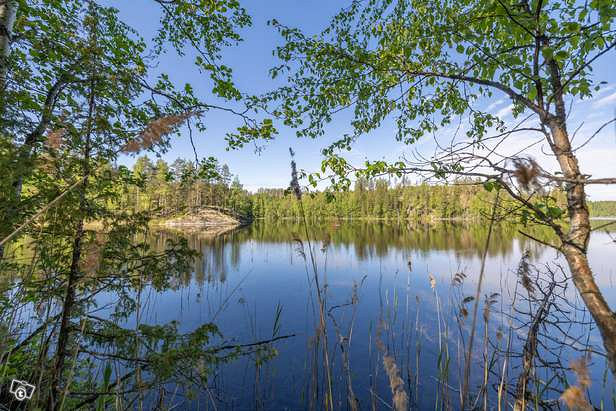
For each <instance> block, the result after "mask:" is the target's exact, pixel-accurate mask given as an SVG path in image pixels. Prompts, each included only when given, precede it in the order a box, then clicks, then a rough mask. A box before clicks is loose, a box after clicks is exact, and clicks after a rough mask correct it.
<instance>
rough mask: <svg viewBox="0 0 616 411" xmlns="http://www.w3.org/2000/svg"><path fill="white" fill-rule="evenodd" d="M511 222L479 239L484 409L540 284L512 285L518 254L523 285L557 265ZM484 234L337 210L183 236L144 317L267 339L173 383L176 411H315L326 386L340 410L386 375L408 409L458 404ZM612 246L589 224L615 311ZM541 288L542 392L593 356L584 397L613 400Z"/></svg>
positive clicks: (478, 370)
mask: <svg viewBox="0 0 616 411" xmlns="http://www.w3.org/2000/svg"><path fill="white" fill-rule="evenodd" d="M518 230H519V227H514V226H509V225H502V226H496V227H495V229H494V233H493V237H492V240H491V241H490V244H489V245H488V249H487V257H486V266H485V275H484V281H483V288H482V291H481V299H480V301H481V304H480V305H479V307H478V315H477V327H476V330H477V332H476V335H475V336H474V354H473V361H472V365H471V371H470V388H471V392H473V396H472V398H473V401H477V404H478V405H479V406H480V407H481V406H482V402H483V401H486V402H487V404H488V407H487V408H488V409H496V406H497V402H498V399H497V398H498V390H499V385H500V387H501V389H502V393H501V401H502V404H503V407H504V408H509V407H510V405H507V406H506V405H505V404H506V403H507V404H510V402H511V401H512V393H513V391H515V386H514V383H515V380H516V379H517V377H518V374H519V373H520V368H519V365H520V358H519V355H516V354H519V353H520V352H521V350H522V347H523V345H524V342H525V340H526V337H527V334H528V324H529V323H530V322H531V317H530V316H529V313H531V314H532V312H534V311H536V307H538V306H539V305H540V304H539V303H540V302H541V301H542V297H541V295H542V293H543V292H544V290H545V289H548V284H549V281H547V280H545V274H544V275H543V276H542V277H540V279H539V280H538V283H536V284H535V285H534V286H528V284H527V289H525V288H524V285H523V284H522V282H520V281H518V280H519V278H520V276H519V274H518V272H517V269H518V265H519V264H520V261H521V259H522V257H523V256H524V255H525V254H527V256H526V257H527V259H526V260H527V261H528V263H529V264H530V265H531V272H530V275H529V277H530V278H531V279H532V280H533V281H534V280H535V274H534V272H535V271H534V269H532V267H536V268H537V269H539V270H541V271H544V272H545V270H546V266H545V265H546V264H549V265H550V267H552V268H551V269H552V272H553V273H554V276H555V277H556V278H557V279H559V278H561V277H562V276H564V274H563V273H562V272H560V270H559V269H558V268H557V265H558V264H562V261H561V260H559V259H558V256H557V255H556V253H555V251H553V250H552V249H549V248H547V247H544V246H541V245H538V243H536V242H534V241H532V240H530V239H528V238H527V237H525V236H523V235H521V234H519V233H518ZM487 232H488V229H487V227H486V226H483V225H456V224H441V225H436V226H409V225H406V224H398V223H385V222H334V221H331V222H323V223H318V224H314V225H313V226H311V227H309V230H308V232H306V230H305V228H304V227H303V225H300V224H298V223H295V222H291V221H287V222H284V221H283V222H266V221H256V222H255V223H254V224H252V225H251V226H249V227H245V228H242V229H238V230H235V231H233V232H230V233H227V234H224V235H221V236H218V237H208V236H207V235H201V234H199V233H183V234H182V235H184V236H185V237H186V238H187V239H188V242H189V245H190V247H191V248H193V249H195V250H197V251H198V252H199V253H200V256H199V257H198V258H197V259H196V260H195V264H194V268H193V271H192V272H191V273H188V274H187V275H186V276H184V277H181V278H176V279H175V281H174V283H173V286H172V287H169V289H166V290H162V291H155V290H154V289H151V288H150V289H146V290H145V291H144V292H143V293H142V295H143V297H142V298H143V305H142V312H141V313H140V316H141V319H140V321H141V322H143V323H156V324H162V323H167V322H169V321H177V322H178V323H179V326H180V329H181V330H183V331H191V330H193V329H195V328H196V327H198V326H199V325H201V324H203V323H205V322H213V323H215V324H216V325H217V326H218V327H219V329H220V331H221V333H222V337H221V339H220V341H219V342H224V343H226V344H231V345H234V344H251V343H254V342H258V341H267V340H271V339H275V341H273V342H272V343H271V344H269V345H268V347H271V348H273V349H275V351H276V355H275V356H273V357H271V358H270V357H269V355H265V354H264V353H263V352H259V350H254V352H252V353H250V354H249V355H245V356H241V357H239V358H237V359H235V360H234V361H231V362H230V363H228V364H224V365H219V366H216V367H214V369H213V371H212V373H211V375H210V377H209V379H208V383H207V387H206V388H205V389H203V387H202V388H201V389H199V390H196V392H189V391H191V390H189V389H188V388H187V387H184V386H183V387H169V391H170V392H174V396H175V397H174V400H175V401H176V402H178V403H180V404H182V405H181V408H189V409H233V410H247V409H289V410H298V409H322V408H323V404H324V401H326V399H325V398H327V395H326V394H327V393H328V392H330V391H331V395H332V399H331V401H332V405H333V407H334V408H335V409H351V406H350V405H349V404H350V401H349V399H348V398H349V395H350V394H349V393H352V394H351V395H352V396H353V397H355V399H356V404H358V408H359V409H389V407H390V406H391V403H392V389H391V386H392V385H393V386H400V382H401V383H402V385H401V386H400V387H399V388H401V389H403V390H404V392H405V393H406V395H407V396H408V398H409V404H410V405H411V406H412V407H413V408H414V409H459V391H460V386H461V381H462V379H463V372H462V370H463V366H464V361H463V358H464V353H465V352H466V347H467V344H468V341H469V336H470V328H471V322H472V312H473V304H474V302H473V301H469V298H467V299H466V300H467V301H465V298H466V297H469V296H473V295H475V292H476V287H477V280H478V277H479V272H480V267H481V257H482V254H483V250H484V248H485V243H486V238H487ZM178 235H179V234H178V233H170V232H156V233H154V234H152V235H151V238H150V242H151V243H152V245H153V246H154V247H159V248H160V247H162V246H163V244H164V243H165V241H166V240H167V239H169V238H176V237H177V236H178ZM310 246H311V247H312V250H313V253H312V257H311V253H310V248H309V247H310ZM615 247H616V244H615V243H614V239H613V237H612V234H611V233H609V232H602V231H598V232H595V233H594V234H593V236H592V238H591V244H590V251H589V257H590V261H591V264H592V267H593V270H594V272H595V275H596V280H597V282H598V283H599V285H600V287H601V288H602V290H603V292H604V294H605V296H606V298H607V299H608V301H609V302H610V304H611V305H612V306H616V288H614V285H613V281H614V265H613V256H614V250H615ZM313 260H314V262H315V263H316V264H315V265H316V273H317V277H318V281H319V285H320V290H321V293H320V295H321V296H320V299H321V301H322V305H323V317H324V323H325V330H326V331H325V332H324V333H322V332H319V329H320V322H321V316H320V312H321V311H320V305H319V293H317V287H316V284H315V267H314V266H313V263H312V261H313ZM460 273H463V274H460ZM567 284H568V285H567ZM529 287H530V288H531V290H533V292H532V293H531V291H529V290H528V288H529ZM541 287H543V288H541ZM553 294H554V295H555V296H556V297H554V299H553V304H552V305H553V308H552V310H551V312H550V314H549V317H548V318H547V320H546V321H552V322H553V324H551V323H546V324H543V325H542V326H541V327H540V335H539V336H538V339H539V341H540V344H539V354H540V355H539V358H536V359H535V361H536V367H537V368H536V372H535V374H534V375H535V376H536V377H537V380H538V381H542V382H541V383H539V384H538V386H537V387H535V386H534V385H533V387H534V388H533V390H535V389H538V390H542V399H543V400H546V401H551V402H550V404H552V405H555V403H556V402H557V401H558V398H559V395H560V393H561V392H562V389H564V388H563V386H565V387H566V385H567V384H572V383H574V381H575V378H574V376H573V374H572V373H571V372H569V371H568V370H566V367H568V365H569V363H570V361H571V360H575V359H579V358H581V357H583V356H584V355H585V352H590V351H595V352H593V354H592V355H591V357H590V365H589V369H590V375H591V378H592V381H593V384H592V386H591V389H590V396H591V399H592V400H593V403H594V404H595V405H596V406H599V405H600V404H601V401H603V407H604V409H614V408H613V407H614V403H613V401H614V392H613V390H614V388H613V385H614V384H613V377H612V376H611V375H609V373H607V374H606V373H605V371H606V361H605V358H603V357H602V356H601V352H602V351H603V347H602V345H601V341H600V337H599V335H598V333H597V332H596V330H595V328H594V326H593V325H592V321H589V317H588V314H587V313H586V312H585V311H584V310H582V309H581V307H582V304H581V301H579V297H578V295H577V293H576V292H575V290H574V289H573V287H572V284H570V282H567V281H563V282H562V283H559V285H558V286H557V287H556V290H555V291H554V293H553ZM532 296H534V297H533V298H534V300H533V298H531V297H532ZM486 298H487V299H489V300H490V301H489V302H488V304H487V306H489V310H485V309H484V308H485V307H486V303H485V300H486ZM103 299H104V297H103ZM529 299H530V300H529ZM512 302H515V307H516V309H515V310H514V309H512ZM561 311H563V312H561ZM564 317H567V321H564V320H563V318H564ZM557 320H559V321H561V322H559V321H557ZM559 330H561V331H562V330H564V331H562V333H561V331H559ZM542 333H543V334H542ZM544 334H545V335H544ZM324 339H327V355H326V353H325V351H324V350H323V341H324ZM559 342H560V343H561V344H559ZM562 343H565V344H564V345H563V344H562ZM505 352H508V353H509V354H508V355H505V354H503V353H505ZM263 357H266V358H263ZM552 360H553V361H552ZM550 361H552V362H551V363H550V364H551V366H552V369H550V366H549V365H550V364H548V362H550ZM556 363H558V364H556ZM386 364H387V365H386ZM394 364H395V366H393V365H394ZM485 364H487V367H485V366H484V365H485ZM386 367H387V370H386ZM559 367H564V369H561V368H559ZM484 369H487V377H486V374H484ZM328 370H329V372H328ZM503 370H505V373H504V374H503ZM388 374H389V375H388ZM328 375H329V377H328ZM392 375H393V376H392ZM604 378H605V379H604ZM484 380H485V381H487V382H488V384H487V387H488V388H487V390H486V391H483V390H482V386H483V385H484V382H485V381H484ZM396 384H398V385H396ZM349 387H350V388H351V389H349ZM484 396H485V397H484Z"/></svg>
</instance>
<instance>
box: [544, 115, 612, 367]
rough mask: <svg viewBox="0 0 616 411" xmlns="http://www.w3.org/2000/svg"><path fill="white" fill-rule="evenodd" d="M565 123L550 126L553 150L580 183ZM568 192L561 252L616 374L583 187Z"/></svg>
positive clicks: (568, 174) (565, 170)
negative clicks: (593, 262)
mask: <svg viewBox="0 0 616 411" xmlns="http://www.w3.org/2000/svg"><path fill="white" fill-rule="evenodd" d="M563 124H564V123H563V122H562V121H560V120H558V119H552V120H551V121H550V123H549V126H550V131H551V133H552V138H553V140H554V145H553V151H554V154H556V158H557V160H558V163H559V165H560V169H561V171H562V172H563V175H564V176H565V178H567V179H568V180H572V181H573V180H581V179H582V173H581V172H580V168H579V166H578V161H577V158H576V156H575V154H574V152H573V151H572V150H571V143H570V139H569V136H568V133H567V130H566V128H565V126H564V125H563ZM566 192H567V211H568V215H569V231H568V232H567V233H566V234H564V238H562V242H563V245H562V247H561V251H562V252H563V254H564V256H565V258H566V260H567V264H568V265H569V270H570V271H571V275H572V278H573V283H574V285H575V287H576V288H577V290H578V292H579V293H580V296H581V297H582V300H583V301H584V304H585V305H586V308H587V309H588V311H589V312H590V314H591V315H592V317H593V319H594V320H595V323H596V324H597V327H598V328H599V331H600V333H601V337H602V339H603V345H604V347H605V350H606V352H607V356H608V361H609V365H610V369H611V371H612V374H614V375H616V314H615V313H614V312H613V311H612V310H611V309H610V307H609V305H608V303H607V301H606V300H605V298H604V297H603V294H602V293H601V290H600V289H599V286H598V285H597V283H596V282H595V278H594V275H593V272H592V270H591V268H590V264H589V262H588V256H587V249H588V241H589V238H590V231H591V230H590V217H589V212H588V205H587V204H586V192H585V188H584V184H583V183H582V182H579V183H568V184H567V187H566Z"/></svg>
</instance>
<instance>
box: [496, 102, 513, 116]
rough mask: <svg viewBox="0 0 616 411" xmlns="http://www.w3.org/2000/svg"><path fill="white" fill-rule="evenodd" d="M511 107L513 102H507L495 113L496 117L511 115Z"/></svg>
mask: <svg viewBox="0 0 616 411" xmlns="http://www.w3.org/2000/svg"><path fill="white" fill-rule="evenodd" d="M512 109H513V104H509V105H508V106H507V107H503V108H501V109H500V110H498V111H497V112H496V114H495V116H496V117H498V118H500V119H503V118H505V117H507V116H510V115H511V110H512Z"/></svg>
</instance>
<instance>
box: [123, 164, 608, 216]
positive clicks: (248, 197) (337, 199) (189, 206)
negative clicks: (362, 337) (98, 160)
mask: <svg viewBox="0 0 616 411" xmlns="http://www.w3.org/2000/svg"><path fill="white" fill-rule="evenodd" d="M116 171H117V170H116ZM124 172H130V173H131V174H132V176H133V178H134V180H135V181H136V182H137V184H136V185H134V186H132V187H131V188H130V189H128V190H127V191H126V192H125V193H124V195H123V196H122V201H121V204H119V206H120V207H122V208H123V209H128V210H134V211H146V210H148V211H154V213H155V215H156V216H158V217H166V216H172V215H178V214H184V213H190V212H194V211H197V210H198V209H200V208H201V207H204V206H211V205H213V206H219V207H226V208H230V209H233V210H235V211H238V212H240V213H242V214H244V215H248V216H251V217H254V218H265V219H279V218H299V217H300V215H301V211H300V207H299V203H298V202H297V200H296V198H295V196H294V195H293V194H292V193H290V192H289V191H288V190H286V189H284V188H279V189H259V190H258V191H257V192H256V193H250V192H248V191H247V190H245V189H244V187H243V186H242V184H241V182H240V180H239V177H238V176H234V175H233V174H232V173H231V171H230V169H229V167H228V166H227V165H219V164H217V163H216V162H214V161H212V162H210V163H207V164H205V165H203V164H202V165H201V166H195V163H193V162H192V161H188V160H184V159H177V160H175V161H174V162H173V163H171V164H168V163H167V162H166V161H164V160H162V159H158V160H156V161H155V162H152V160H150V159H149V158H148V157H140V158H138V159H137V161H136V162H135V164H134V166H133V168H132V170H127V169H124ZM462 183H463V184H452V185H428V184H421V185H412V184H409V183H407V182H406V181H405V180H404V179H403V180H401V181H397V182H396V183H391V182H390V181H388V180H386V179H376V180H370V181H368V180H365V179H358V180H357V181H356V182H355V184H354V187H353V189H352V190H350V191H347V192H336V193H333V194H332V193H328V192H322V191H320V192H315V193H306V194H305V195H304V196H303V199H302V202H303V208H304V212H305V214H306V217H307V218H310V219H319V218H341V219H342V218H356V219H360V218H380V219H416V220H422V221H425V220H438V219H447V220H451V219H459V220H468V219H477V218H480V217H482V216H485V215H487V214H489V211H490V209H491V204H492V202H493V199H494V192H491V191H487V190H485V189H484V187H482V185H481V184H478V183H473V182H472V181H470V180H469V181H463V182H462ZM553 196H554V197H555V198H556V199H557V200H556V203H558V204H559V205H560V204H561V203H562V202H563V201H562V200H563V199H562V198H561V197H562V195H559V194H553ZM505 201H506V199H505ZM563 207H564V206H563ZM590 210H591V215H592V216H595V217H604V216H616V201H596V202H590Z"/></svg>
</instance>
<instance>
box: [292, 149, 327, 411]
mask: <svg viewBox="0 0 616 411" xmlns="http://www.w3.org/2000/svg"><path fill="white" fill-rule="evenodd" d="M289 154H290V155H291V182H290V187H291V189H292V190H293V192H294V194H295V197H296V199H297V201H298V203H299V209H300V215H301V218H302V223H303V227H304V233H305V235H306V242H307V243H308V253H309V256H310V263H311V266H312V272H313V275H314V283H315V287H316V291H317V300H318V303H319V329H318V331H319V333H320V335H321V337H322V339H323V347H322V348H323V362H324V363H325V375H326V381H327V392H326V398H325V407H326V408H327V409H329V410H333V409H334V403H333V400H334V399H333V389H332V375H331V366H330V361H329V351H328V347H327V345H328V344H327V325H326V317H325V307H326V304H327V302H326V301H325V298H324V297H325V295H324V291H325V290H324V289H323V290H322V289H321V285H320V281H319V273H318V269H317V262H316V258H315V256H314V251H313V247H312V243H311V241H310V232H309V231H308V220H307V218H306V212H305V210H304V203H303V202H302V191H301V187H300V185H299V178H298V173H297V165H296V163H295V153H294V152H293V150H292V149H291V148H289ZM304 261H306V260H304ZM306 264H307V263H306Z"/></svg>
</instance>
